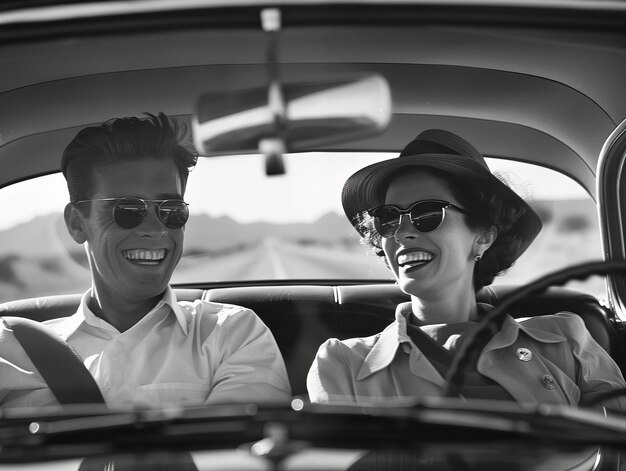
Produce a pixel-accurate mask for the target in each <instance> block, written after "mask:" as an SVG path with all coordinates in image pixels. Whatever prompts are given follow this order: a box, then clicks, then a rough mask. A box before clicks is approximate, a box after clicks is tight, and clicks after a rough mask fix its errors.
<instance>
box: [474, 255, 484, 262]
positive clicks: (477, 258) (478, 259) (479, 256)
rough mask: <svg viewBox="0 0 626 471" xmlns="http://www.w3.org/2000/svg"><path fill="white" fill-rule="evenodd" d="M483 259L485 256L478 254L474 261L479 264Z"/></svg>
mask: <svg viewBox="0 0 626 471" xmlns="http://www.w3.org/2000/svg"><path fill="white" fill-rule="evenodd" d="M482 258H483V256H482V255H481V254H478V255H476V256H475V257H474V260H476V261H477V262H480V260H481V259H482Z"/></svg>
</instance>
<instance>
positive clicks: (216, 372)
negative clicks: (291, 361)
mask: <svg viewBox="0 0 626 471" xmlns="http://www.w3.org/2000/svg"><path fill="white" fill-rule="evenodd" d="M89 296H90V292H87V293H85V295H84V296H83V298H82V300H81V303H80V306H79V307H78V310H77V312H76V313H75V314H74V315H72V316H70V317H66V318H61V319H54V320H51V321H47V322H45V324H47V325H48V326H49V327H50V328H51V329H53V330H54V331H55V332H56V333H57V334H58V335H59V336H60V337H61V338H63V339H64V340H66V341H67V342H68V343H69V344H70V345H71V346H72V347H73V348H74V349H75V350H76V352H77V353H78V355H79V356H80V357H81V359H82V360H83V363H84V365H85V367H86V368H87V369H88V370H89V372H90V373H91V375H92V376H93V377H94V379H95V380H96V383H97V384H98V386H99V388H100V390H101V391H102V395H103V397H104V399H105V401H106V403H107V405H108V406H109V407H112V408H132V407H163V406H167V405H189V406H193V405H202V404H222V403H231V404H232V403H246V402H251V403H268V402H272V403H273V402H281V401H285V400H288V399H289V398H290V396H291V390H290V386H289V380H288V378H287V371H286V369H285V364H284V361H283V358H282V356H281V354H280V351H279V349H278V346H277V345H276V341H275V340H274V337H273V335H272V333H271V332H270V330H269V329H268V328H267V326H266V325H265V324H264V323H263V322H262V321H261V319H259V317H258V316H257V315H256V314H255V313H254V312H252V311H251V310H249V309H245V308H243V307H240V306H234V305H229V304H219V303H213V302H207V301H202V300H196V301H194V302H187V301H181V302H178V301H177V300H176V296H175V294H174V292H173V291H172V289H171V288H168V289H167V290H166V292H165V294H164V296H163V298H162V299H161V301H159V303H158V304H157V305H156V306H155V307H154V309H152V310H151V311H150V312H149V313H148V314H146V316H145V317H144V318H143V319H142V320H141V321H139V322H138V323H137V324H135V325H134V326H133V327H131V328H130V329H128V330H127V331H126V332H119V331H118V330H117V329H116V328H115V327H113V326H112V325H111V324H109V323H108V322H106V321H104V320H103V319H101V318H99V317H97V316H96V315H95V314H94V313H93V312H91V311H90V310H89V308H88V307H87V300H88V299H89ZM56 404H58V402H57V401H56V399H55V397H54V395H53V394H52V392H51V390H50V389H49V388H48V387H47V385H46V383H45V381H44V380H43V379H42V377H41V376H40V374H39V373H38V372H37V370H36V368H35V367H34V366H33V364H32V362H31V361H30V359H29V358H28V356H27V355H26V352H25V351H24V350H23V348H22V347H21V345H20V344H19V342H18V341H17V340H16V339H15V337H14V336H13V333H12V331H11V330H10V329H9V328H7V327H6V326H5V325H3V324H2V323H0V407H22V406H43V405H56Z"/></svg>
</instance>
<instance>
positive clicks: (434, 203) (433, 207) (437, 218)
mask: <svg viewBox="0 0 626 471" xmlns="http://www.w3.org/2000/svg"><path fill="white" fill-rule="evenodd" d="M448 208H453V209H456V210H457V211H460V212H461V213H464V214H467V211H465V210H464V209H463V208H460V207H458V206H456V205H454V204H452V203H450V202H448V201H443V200H422V201H417V202H415V203H413V204H412V205H410V206H409V207H408V208H407V209H400V208H398V207H397V206H394V205H391V204H384V205H382V206H378V207H376V208H374V209H370V210H368V212H367V213H368V214H369V215H370V216H371V217H372V218H373V219H374V228H375V229H376V232H378V233H379V234H380V235H381V236H382V237H385V238H387V237H392V236H393V235H395V233H396V231H397V230H398V227H400V224H401V222H402V216H403V215H405V214H408V215H409V219H410V220H411V223H412V224H413V227H415V229H417V230H418V231H420V232H432V231H434V230H435V229H437V228H438V227H439V226H441V223H442V222H443V219H444V218H445V216H446V209H448Z"/></svg>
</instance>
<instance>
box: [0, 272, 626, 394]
mask: <svg viewBox="0 0 626 471" xmlns="http://www.w3.org/2000/svg"><path fill="white" fill-rule="evenodd" d="M516 288H517V287H516V286H511V285H501V286H488V287H485V288H483V290H481V291H480V293H479V295H478V299H479V301H480V302H485V303H488V304H492V305H494V306H497V305H498V303H499V302H500V301H501V300H502V299H503V298H506V296H507V295H508V294H510V293H511V292H512V291H513V290H515V289H516ZM175 293H176V296H177V298H178V300H180V301H190V302H193V301H194V300H196V299H203V300H206V301H213V302H220V303H226V304H235V305H239V306H245V307H247V308H249V309H252V310H253V311H254V312H256V313H257V314H258V315H259V317H260V318H261V319H262V320H263V322H264V323H265V324H266V325H267V326H268V327H269V329H270V330H271V331H272V333H273V335H274V338H275V339H276V342H277V343H278V347H279V348H280V350H281V353H282V355H283V358H284V359H285V365H286V367H287V373H288V375H289V380H290V382H291V388H292V393H293V394H294V395H297V396H301V397H306V394H307V392H306V391H307V390H306V375H307V373H308V370H309V368H310V366H311V363H312V359H313V358H314V357H315V353H316V352H317V349H318V347H319V346H320V345H321V344H322V343H323V342H324V341H326V339H328V338H339V339H345V338H351V337H364V336H369V335H375V334H377V333H379V332H381V331H382V330H383V329H384V328H385V327H386V326H387V325H389V324H390V323H391V322H392V321H393V318H394V312H395V306H396V305H397V304H398V303H400V302H403V301H408V300H409V299H408V296H407V295H406V294H404V293H402V291H400V289H399V288H398V286H397V285H394V284H369V285H365V284H361V285H349V284H346V285H321V284H320V285H298V284H287V285H269V286H237V287H225V288H210V289H202V288H176V289H175ZM79 302H80V295H60V296H48V297H39V298H34V299H25V300H18V301H11V302H7V303H3V304H2V305H0V316H18V317H25V318H28V319H33V320H36V321H45V320H48V319H56V318H59V317H65V316H69V315H72V314H74V312H76V309H77V307H78V304H79ZM562 311H567V312H573V313H575V314H577V315H579V316H580V317H582V319H583V320H584V322H585V324H586V326H587V328H588V329H589V331H590V332H591V334H592V335H593V337H594V339H595V340H596V341H597V342H598V343H599V344H600V345H601V346H602V347H603V348H604V349H605V350H606V351H607V352H609V353H610V354H611V356H613V357H614V358H616V359H618V360H619V359H621V358H623V346H622V345H621V344H620V341H619V334H618V330H620V329H621V324H616V322H615V320H614V319H613V318H612V316H611V315H610V313H609V311H608V309H607V308H606V307H605V306H602V305H601V304H600V303H599V301H598V300H597V299H596V298H595V297H594V296H592V295H590V294H586V293H584V292H582V291H578V290H574V289H570V288H562V287H552V288H550V289H548V290H547V292H544V293H540V294H534V295H532V296H527V297H525V298H524V299H523V301H522V302H520V303H518V304H517V305H515V306H514V307H513V309H511V310H510V311H509V313H510V314H511V315H512V316H513V317H516V318H517V317H526V316H528V314H529V313H532V315H534V316H541V315H547V314H554V313H557V312H562ZM623 366H624V365H623V364H620V367H623Z"/></svg>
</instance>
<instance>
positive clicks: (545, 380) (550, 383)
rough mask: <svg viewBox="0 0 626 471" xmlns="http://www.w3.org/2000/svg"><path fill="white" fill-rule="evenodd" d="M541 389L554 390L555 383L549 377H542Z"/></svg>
mask: <svg viewBox="0 0 626 471" xmlns="http://www.w3.org/2000/svg"><path fill="white" fill-rule="evenodd" d="M541 381H542V383H543V387H544V388H546V389H554V388H556V381H555V380H554V378H553V377H552V376H550V375H543V378H542V380H541Z"/></svg>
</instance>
